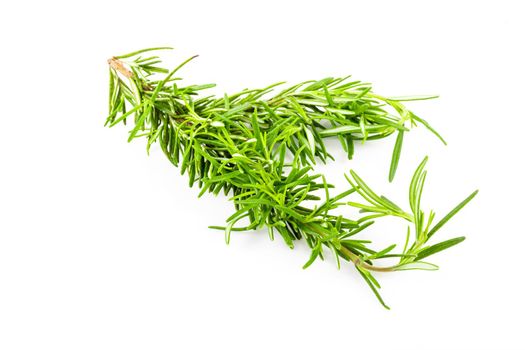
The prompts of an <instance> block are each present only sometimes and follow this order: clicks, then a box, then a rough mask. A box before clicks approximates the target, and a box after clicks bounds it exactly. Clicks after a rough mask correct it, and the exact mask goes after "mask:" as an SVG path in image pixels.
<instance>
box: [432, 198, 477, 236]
mask: <svg viewBox="0 0 525 350" xmlns="http://www.w3.org/2000/svg"><path fill="white" fill-rule="evenodd" d="M478 192H479V190H475V191H474V192H472V193H471V194H470V195H469V196H468V197H467V198H465V199H464V200H463V201H462V202H461V203H459V204H458V205H457V206H456V207H455V208H454V209H452V210H451V211H450V212H449V213H448V214H447V215H445V217H444V218H443V219H441V220H440V221H439V222H438V223H437V224H436V225H435V226H434V227H433V228H432V229H431V230H430V231H429V232H428V235H427V236H428V238H430V237H432V236H433V235H434V234H435V233H436V232H437V231H438V230H439V229H440V228H441V227H443V225H445V224H446V223H447V221H448V220H450V219H451V218H452V217H453V216H454V215H456V214H457V213H458V212H459V211H460V210H461V209H462V208H463V207H464V206H465V205H467V203H468V202H470V201H471V200H472V198H474V197H475V196H476V195H477V194H478Z"/></svg>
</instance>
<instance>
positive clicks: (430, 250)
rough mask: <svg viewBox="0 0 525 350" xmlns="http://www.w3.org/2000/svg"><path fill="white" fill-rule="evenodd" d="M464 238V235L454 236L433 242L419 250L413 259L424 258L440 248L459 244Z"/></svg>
mask: <svg viewBox="0 0 525 350" xmlns="http://www.w3.org/2000/svg"><path fill="white" fill-rule="evenodd" d="M464 240H465V237H456V238H452V239H449V240H447V241H443V242H440V243H437V244H434V245H432V246H430V247H427V248H424V249H422V250H420V251H419V253H418V254H417V256H416V258H415V259H414V260H421V259H424V258H426V257H427V256H430V255H432V254H436V253H438V252H440V251H442V250H445V249H448V248H450V247H452V246H455V245H456V244H459V243H461V242H463V241H464Z"/></svg>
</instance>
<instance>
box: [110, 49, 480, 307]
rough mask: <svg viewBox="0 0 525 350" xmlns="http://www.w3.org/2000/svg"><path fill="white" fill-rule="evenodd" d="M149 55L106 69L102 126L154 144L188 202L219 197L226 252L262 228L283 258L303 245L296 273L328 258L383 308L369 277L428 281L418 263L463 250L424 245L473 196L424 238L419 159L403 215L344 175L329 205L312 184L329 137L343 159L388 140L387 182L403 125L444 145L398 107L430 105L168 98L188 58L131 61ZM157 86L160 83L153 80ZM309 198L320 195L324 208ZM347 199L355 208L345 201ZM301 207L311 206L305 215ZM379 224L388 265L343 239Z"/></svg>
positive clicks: (339, 84)
mask: <svg viewBox="0 0 525 350" xmlns="http://www.w3.org/2000/svg"><path fill="white" fill-rule="evenodd" d="M158 49H165V48H153V49H146V50H140V51H137V52H134V53H131V54H127V55H122V56H115V57H112V58H110V59H109V60H108V63H109V65H110V68H111V69H110V89H109V105H110V112H109V116H108V118H107V120H106V125H109V126H110V127H112V126H114V125H116V124H119V123H126V121H127V120H128V119H130V118H132V120H133V122H134V125H133V126H132V129H131V130H130V135H129V139H128V140H129V141H131V140H133V139H135V138H139V137H144V138H146V140H147V150H148V152H149V149H150V147H151V145H152V144H154V143H159V145H160V147H161V149H162V151H163V152H164V154H165V155H166V157H167V158H168V159H169V160H170V161H171V162H172V163H173V164H174V165H175V166H177V167H179V168H180V170H181V173H187V174H188V178H189V185H190V186H193V185H194V184H197V185H198V186H199V188H201V191H200V193H199V197H200V196H202V195H203V194H204V193H206V192H210V193H213V194H218V193H219V192H221V191H222V192H224V194H225V195H229V196H230V200H231V201H232V202H233V204H234V207H235V210H236V211H235V213H234V214H233V215H231V216H230V217H229V218H227V219H226V225H225V226H211V228H216V229H221V230H224V232H225V239H226V242H227V243H229V241H230V235H231V232H232V231H245V230H255V229H260V228H263V227H266V228H267V229H268V233H269V236H270V238H271V239H273V238H274V231H275V230H276V231H277V232H278V233H279V234H280V236H281V237H282V238H283V240H284V241H285V242H286V244H287V245H288V246H289V247H290V248H293V247H294V241H296V240H299V239H302V238H303V239H304V240H305V241H306V243H307V244H308V245H309V247H310V248H311V249H312V253H311V256H310V259H309V260H308V261H307V263H306V264H305V266H304V268H306V267H308V266H309V265H310V264H311V263H313V262H314V261H315V260H316V259H317V258H321V259H323V258H324V256H323V247H324V248H328V249H330V250H331V251H332V253H333V254H334V256H335V258H336V260H337V264H338V267H340V262H339V259H340V258H343V259H344V260H347V261H350V262H352V263H353V264H354V266H355V267H356V269H357V270H358V272H359V273H360V274H361V275H362V276H363V278H364V279H365V281H366V282H367V284H368V285H369V286H370V288H371V289H372V291H373V292H374V293H375V295H376V296H377V298H378V300H379V301H380V302H381V303H382V304H383V305H384V306H385V307H387V306H386V304H385V303H384V302H383V300H382V298H381V296H380V295H379V293H378V288H380V285H379V283H378V282H377V280H376V279H375V278H374V277H373V276H372V274H371V272H372V271H373V272H388V271H397V270H408V269H427V270H433V269H436V268H437V266H436V265H434V264H431V263H428V262H424V261H422V259H423V258H426V257H428V256H430V255H432V254H434V253H437V252H439V251H442V250H444V249H447V248H450V247H451V246H453V245H455V244H458V243H460V242H461V241H463V240H464V237H457V238H454V239H451V240H447V241H444V242H441V243H437V244H434V245H431V246H429V245H427V241H428V240H429V239H430V238H431V237H432V236H433V235H434V233H435V232H436V231H437V230H438V229H440V228H441V227H442V226H443V225H444V224H445V223H446V222H447V221H448V220H449V219H450V218H452V217H453V216H454V215H455V214H456V213H457V212H458V211H459V210H460V209H461V208H463V207H464V206H465V205H466V204H467V203H468V202H469V201H470V200H471V199H472V198H473V197H474V196H475V195H476V193H477V191H475V192H474V193H472V194H471V195H470V196H468V197H467V198H466V199H465V200H464V201H463V202H461V203H460V204H459V205H458V206H456V207H455V208H454V209H453V210H452V211H451V212H450V213H449V214H447V215H446V216H445V217H444V218H443V219H442V220H441V221H440V222H438V223H437V224H436V225H434V226H432V222H433V219H434V216H435V214H434V212H432V211H431V212H430V214H429V215H428V217H427V216H426V215H425V214H424V212H423V211H422V210H421V208H420V203H421V194H422V190H423V185H424V182H425V178H426V171H425V170H424V167H425V164H426V162H427V158H425V159H424V160H423V162H422V163H421V164H420V165H419V167H418V168H417V169H416V171H415V173H414V176H413V179H412V182H411V185H410V189H409V204H410V209H411V210H410V213H408V212H406V211H404V210H403V209H401V207H399V206H398V205H396V204H394V203H393V202H392V201H390V200H389V199H387V198H386V197H384V196H379V195H377V194H376V193H375V192H374V191H373V190H372V189H371V188H370V187H369V186H368V185H367V184H366V183H365V182H364V181H363V180H362V179H361V178H360V177H359V176H358V175H357V174H356V173H355V172H353V171H350V174H349V176H348V175H345V176H346V178H347V180H348V183H349V185H350V188H349V189H348V190H346V191H345V192H342V193H340V194H338V195H336V196H334V197H330V193H329V189H330V188H332V187H333V186H332V185H330V184H328V183H327V182H326V180H325V178H324V176H322V175H320V174H312V166H313V165H315V163H316V161H317V160H320V161H322V162H326V161H327V159H329V158H330V159H333V157H332V156H331V155H330V154H329V153H328V151H327V149H326V147H325V145H324V139H325V138H328V137H337V138H338V139H339V141H340V142H341V145H342V148H343V149H344V151H345V152H346V153H347V155H348V158H349V159H351V158H352V156H353V152H354V142H356V141H361V142H363V143H365V142H368V141H371V140H375V139H381V138H384V137H387V136H389V135H391V134H393V133H397V139H396V143H395V146H394V150H393V155H392V161H391V165H390V172H389V180H390V181H392V180H393V178H394V175H395V171H396V169H397V165H398V162H399V158H400V154H401V147H402V141H403V135H404V133H405V132H407V131H409V130H410V129H409V128H408V127H407V126H406V125H407V124H408V125H410V126H415V125H417V123H421V124H423V125H424V126H425V127H427V128H428V129H429V130H430V131H431V132H433V133H434V134H436V135H437V136H438V137H439V138H440V139H441V140H443V139H442V137H441V136H440V135H439V134H438V133H437V132H436V131H435V130H434V129H432V128H431V127H430V125H429V124H428V123H427V122H426V121H425V120H423V119H421V118H420V117H418V116H416V115H415V114H413V113H412V112H411V111H409V110H408V109H407V108H406V107H405V106H404V105H403V104H402V103H401V102H402V101H411V100H423V99H429V98H434V97H435V96H416V97H410V98H386V97H383V96H380V95H377V94H375V93H373V92H372V91H371V87H370V85H369V84H366V83H362V82H360V81H349V78H350V77H345V78H325V79H322V80H312V81H306V82H303V83H300V84H297V85H293V86H291V87H288V88H285V89H283V90H281V91H279V92H277V93H275V94H274V95H272V96H271V97H270V98H267V97H266V96H268V95H269V94H270V93H272V92H273V90H274V88H276V87H277V86H279V85H281V83H278V84H273V85H270V86H269V87H266V88H262V89H253V90H243V91H241V92H238V93H236V94H231V95H227V94H225V95H224V96H223V97H215V96H206V97H200V96H199V93H200V92H201V91H202V90H206V89H209V88H211V87H213V86H215V85H214V84H205V85H189V86H179V85H178V82H179V81H180V78H177V77H175V74H176V73H177V72H178V71H179V70H180V69H181V68H182V67H183V66H184V65H185V64H186V63H188V62H189V61H190V60H192V59H193V58H194V57H195V56H194V57H192V58H190V59H188V60H186V61H184V62H183V63H182V64H180V65H179V66H178V67H176V68H175V69H174V70H172V71H171V72H169V71H168V70H166V69H165V68H162V67H160V66H158V64H159V63H161V61H160V59H159V57H158V56H149V57H142V54H143V53H147V52H150V51H154V50H158ZM158 77H160V78H161V79H160V80H158V79H155V78H158ZM443 142H444V140H443ZM318 191H324V193H325V199H324V200H321V198H320V197H319V196H318V195H317V194H318ZM350 195H354V196H357V197H358V198H360V199H361V202H354V201H347V200H346V198H347V197H348V196H350ZM312 203H318V204H317V205H314V206H313V207H312V206H311V204H312ZM319 203H320V204H319ZM339 206H350V207H354V208H358V209H360V211H361V212H362V213H363V216H361V217H359V218H357V219H356V220H352V219H349V218H346V217H343V216H341V215H335V214H332V212H333V210H334V209H335V208H337V207H339ZM385 216H395V217H399V218H401V219H402V220H404V221H407V222H408V223H409V228H408V234H407V239H406V243H405V247H404V249H403V250H402V251H401V252H400V253H396V254H394V253H392V251H393V250H394V248H395V247H396V245H395V244H394V245H391V246H389V247H387V248H385V249H383V250H380V251H376V250H373V249H371V248H370V247H369V244H370V243H371V242H369V241H364V240H359V239H355V237H354V236H355V235H357V234H358V233H359V232H361V231H362V230H364V229H366V228H367V227H369V226H370V225H372V224H373V223H374V219H377V218H380V217H385ZM241 220H247V221H248V225H247V226H244V227H236V224H237V223H238V222H239V221H241ZM410 227H412V230H413V232H414V235H413V238H412V237H411V234H410ZM386 258H397V259H398V262H397V263H395V264H393V265H391V266H386V267H381V266H376V265H375V264H374V263H375V262H376V261H378V260H380V259H386ZM387 308H388V307H387Z"/></svg>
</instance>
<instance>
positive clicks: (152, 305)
mask: <svg viewBox="0 0 525 350" xmlns="http://www.w3.org/2000/svg"><path fill="white" fill-rule="evenodd" d="M519 3H520V2H519V1H516V2H512V1H435V2H427V1H329V0H324V1H317V2H313V1H312V2H309V1H300V2H291V1H288V2H287V1H260V2H248V1H244V2H239V3H234V2H230V1H174V0H171V1H166V2H161V1H119V2H116V1H113V2H110V1H104V2H102V1H100V2H97V1H92V2H85V3H80V2H73V1H67V2H66V1H64V2H59V1H17V2H4V3H3V4H2V5H0V33H1V34H0V40H1V48H2V54H1V56H0V69H1V71H0V77H1V81H0V99H1V101H2V103H1V107H2V108H1V110H0V118H1V134H2V135H1V136H0V157H1V158H0V167H1V171H0V349H2V350H11V349H217V348H224V349H269V348H276V349H281V348H289V349H296V348H297V349H298V348H301V349H320V348H323V349H324V348H326V349H332V348H336V347H337V348H348V349H350V348H366V349H380V348H382V349H384V348H389V349H495V348H498V349H520V348H521V349H523V348H525V342H524V340H523V334H522V333H523V324H525V322H524V316H523V315H524V314H525V307H524V302H523V295H524V294H525V289H524V287H523V276H524V272H523V271H524V269H523V267H522V263H523V258H522V252H523V246H524V244H525V232H524V229H523V220H522V219H523V198H524V197H523V195H524V190H523V179H524V171H523V170H522V169H523V167H522V165H523V151H524V150H525V147H524V144H525V142H524V141H523V128H524V127H525V115H524V112H523V99H524V98H525V83H524V82H525V69H524V62H525V55H524V53H523V46H524V42H523V33H524V32H525V24H524V23H525V22H524V19H523V14H524V12H523V10H522V9H521V8H520V7H519ZM158 45H170V46H174V47H175V50H174V51H172V52H167V53H166V54H165V55H166V58H167V62H168V63H169V64H170V65H174V64H175V63H176V62H179V61H180V60H183V59H185V58H187V57H189V56H190V55H193V54H200V57H199V58H198V60H196V61H195V62H193V63H192V64H191V65H190V66H188V67H187V68H185V69H184V70H183V71H182V73H181V75H182V76H183V77H185V78H186V81H187V82H188V83H208V82H215V83H217V84H218V85H219V88H218V89H217V90H216V91H217V92H218V93H221V92H222V91H230V92H232V91H235V90H238V89H241V88H244V87H258V86H264V85H268V84H270V83H272V82H275V81H280V80H287V81H290V82H298V81H301V80H305V79H317V78H322V77H325V76H334V75H335V76H338V75H339V76H340V75H346V74H348V73H350V74H353V75H354V77H355V78H356V79H361V80H366V81H369V82H372V83H373V84H374V90H375V91H376V92H377V93H381V94H384V95H396V96H397V95H403V94H433V93H437V94H440V95H441V98H440V99H438V100H434V101H423V102H415V103H412V104H411V105H410V106H411V108H412V109H413V110H414V111H415V112H416V113H418V114H420V115H421V116H423V117H424V118H426V119H427V120H429V121H430V122H431V123H432V125H433V126H434V127H435V128H436V129H438V130H439V131H441V133H442V134H443V135H444V136H445V137H446V139H447V140H448V141H449V145H448V146H447V147H445V146H443V145H441V144H440V143H439V142H438V140H437V139H435V138H434V137H432V135H431V134H430V133H428V132H427V131H425V130H424V129H422V128H417V129H414V130H413V131H412V132H410V133H409V134H407V135H406V136H405V140H406V143H405V152H404V153H403V155H402V159H401V163H400V167H399V172H398V174H397V178H396V181H395V182H394V183H393V184H388V182H387V181H386V179H387V172H388V162H389V158H390V153H391V147H392V144H393V142H394V139H393V138H390V139H386V140H383V141H378V142H376V143H370V144H368V147H359V148H358V149H357V153H356V159H355V160H354V161H352V162H348V161H346V160H345V159H344V157H343V155H342V154H341V152H340V151H338V150H337V149H338V146H337V144H333V145H332V147H333V149H334V151H333V153H334V154H335V155H336V156H337V161H336V162H334V163H332V164H331V165H330V166H328V167H325V168H323V169H321V170H322V171H324V172H326V173H327V175H328V178H329V179H330V181H331V182H333V183H336V184H338V185H339V187H338V188H339V189H341V190H342V189H344V188H342V187H341V186H342V185H344V182H343V181H342V180H341V179H342V174H343V173H344V172H346V171H348V170H349V169H350V168H354V169H356V170H357V171H358V172H359V173H360V174H361V175H362V177H363V178H365V179H367V181H368V182H370V184H371V185H372V186H373V187H374V188H377V189H378V191H380V192H382V193H385V194H388V195H389V196H390V197H393V199H395V200H396V201H398V202H399V203H401V204H402V205H403V206H405V207H406V206H407V200H406V189H407V184H408V181H409V178H410V175H411V173H412V171H413V169H414V168H415V167H416V165H417V163H418V162H419V161H420V160H421V159H422V157H423V156H424V155H426V154H428V155H429V156H430V161H429V166H428V169H429V176H428V178H427V187H426V193H425V197H424V205H425V207H428V208H429V209H430V208H435V209H436V210H437V211H438V215H443V214H445V213H446V212H447V211H448V210H449V209H450V208H451V207H452V206H454V205H455V204H456V203H457V202H459V201H460V200H461V199H463V198H464V197H465V196H466V195H467V194H469V193H470V192H471V191H472V190H474V189H476V188H479V189H480V194H479V196H478V197H477V198H476V199H475V200H474V201H473V202H472V203H471V204H470V205H469V206H468V207H467V208H465V209H464V211H463V212H461V213H460V214H459V215H458V216H457V217H455V218H454V219H453V220H452V221H451V222H450V223H449V224H448V225H447V226H445V228H443V229H442V231H441V232H440V238H442V239H446V238H451V237H455V236H458V235H466V236H467V240H466V241H465V242H464V243H462V244H461V245H459V246H457V247H454V248H451V249H450V251H447V252H444V253H442V254H440V255H436V256H435V257H433V258H432V259H429V260H430V261H432V262H435V263H437V264H439V265H440V267H441V269H440V270H439V271H437V272H420V271H415V272H400V273H394V274H389V275H380V276H378V278H379V280H380V281H381V282H382V284H383V288H382V294H383V296H384V298H385V299H386V301H387V302H388V304H389V305H390V306H391V307H392V310H391V311H386V310H384V309H383V308H382V307H381V306H380V305H379V304H378V303H377V301H376V300H375V298H374V297H373V295H372V293H371V292H370V291H369V290H368V287H367V286H366V285H365V284H364V282H363V281H362V280H361V279H360V277H359V276H357V274H356V273H355V269H353V268H352V267H351V266H349V265H344V266H343V269H342V270H341V271H338V270H337V269H336V267H335V264H334V262H333V261H332V260H330V259H328V261H325V262H316V263H315V264H314V265H313V266H312V267H311V268H309V269H308V270H302V269H301V266H302V265H303V263H304V262H305V261H306V260H307V258H308V255H309V254H308V250H307V249H306V248H305V247H304V246H303V245H302V244H301V243H300V244H299V245H298V247H297V249H296V250H294V251H290V250H289V249H288V248H287V247H286V246H285V245H284V243H283V242H282V241H281V240H280V239H276V240H275V241H274V242H271V241H269V239H268V237H267V234H266V232H264V231H263V232H256V233H240V234H234V235H233V237H232V242H231V244H230V245H229V246H226V245H225V244H224V238H223V234H222V233H221V232H219V231H212V230H209V229H207V226H208V225H213V224H216V225H217V224H222V223H223V220H224V219H225V218H226V217H227V216H228V215H230V214H231V213H232V208H231V206H230V204H229V203H228V202H227V200H226V199H225V198H223V197H218V198H214V197H212V196H205V197H203V198H201V199H199V200H198V199H196V194H197V193H198V190H197V189H189V188H188V187H187V180H186V178H185V177H181V176H180V175H179V173H178V170H177V169H175V168H173V167H172V166H171V165H170V164H169V162H168V161H167V160H165V159H164V157H163V156H162V155H161V154H160V152H159V151H158V150H157V149H155V150H153V151H152V154H151V156H149V157H148V156H147V155H146V152H145V147H144V144H142V143H141V142H135V143H132V144H128V143H127V142H126V130H125V128H123V127H120V128H114V129H106V128H103V123H104V119H105V116H106V113H107V86H108V82H107V81H108V79H107V65H106V59H107V58H108V57H110V56H112V55H116V54H122V53H125V52H129V51H133V50H136V49H140V48H144V47H151V46H158ZM378 228H382V229H381V230H378V229H377V228H376V230H375V231H373V233H374V235H376V236H380V237H381V238H380V239H379V240H380V241H381V242H383V241H385V242H387V241H388V242H390V241H394V242H396V241H399V240H402V235H403V231H404V227H403V226H397V225H396V224H392V225H391V226H390V225H383V226H378ZM399 232H401V235H400V234H399ZM385 237H386V239H385ZM520 332H521V334H520Z"/></svg>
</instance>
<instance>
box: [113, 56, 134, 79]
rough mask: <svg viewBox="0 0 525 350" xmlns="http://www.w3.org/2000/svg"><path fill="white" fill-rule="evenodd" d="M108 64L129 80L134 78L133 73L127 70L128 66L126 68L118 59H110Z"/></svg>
mask: <svg viewBox="0 0 525 350" xmlns="http://www.w3.org/2000/svg"><path fill="white" fill-rule="evenodd" d="M108 64H109V66H110V67H111V68H113V69H114V70H116V71H117V72H119V73H120V74H122V75H123V76H125V77H127V78H132V77H133V72H132V71H130V70H129V69H128V68H126V66H124V63H123V62H122V61H121V60H119V59H118V58H116V57H111V58H110V59H108Z"/></svg>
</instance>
